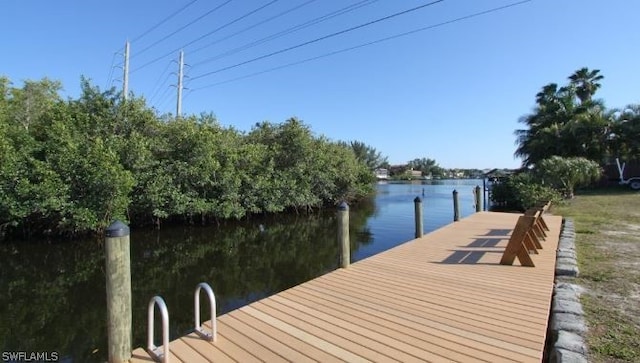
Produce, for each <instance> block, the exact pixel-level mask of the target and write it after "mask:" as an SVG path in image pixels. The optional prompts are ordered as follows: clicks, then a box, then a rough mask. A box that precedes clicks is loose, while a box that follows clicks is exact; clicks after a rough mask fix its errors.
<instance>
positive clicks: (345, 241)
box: [338, 202, 351, 268]
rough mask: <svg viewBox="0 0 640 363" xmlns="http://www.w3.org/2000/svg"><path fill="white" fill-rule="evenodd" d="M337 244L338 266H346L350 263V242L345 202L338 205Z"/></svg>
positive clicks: (347, 211)
mask: <svg viewBox="0 0 640 363" xmlns="http://www.w3.org/2000/svg"><path fill="white" fill-rule="evenodd" d="M338 244H339V246H340V267H342V268H347V267H349V264H350V263H351V243H350V242H349V205H348V204H347V203H346V202H342V203H340V205H339V206H338Z"/></svg>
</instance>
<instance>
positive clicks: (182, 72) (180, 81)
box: [176, 50, 184, 117]
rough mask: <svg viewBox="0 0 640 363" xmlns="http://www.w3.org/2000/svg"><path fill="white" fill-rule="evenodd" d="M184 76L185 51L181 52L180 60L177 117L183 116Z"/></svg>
mask: <svg viewBox="0 0 640 363" xmlns="http://www.w3.org/2000/svg"><path fill="white" fill-rule="evenodd" d="M183 76H184V51H182V50H181V51H180V59H179V60H178V103H177V104H176V117H180V114H182V78H183Z"/></svg>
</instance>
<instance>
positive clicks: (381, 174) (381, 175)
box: [374, 168, 389, 180]
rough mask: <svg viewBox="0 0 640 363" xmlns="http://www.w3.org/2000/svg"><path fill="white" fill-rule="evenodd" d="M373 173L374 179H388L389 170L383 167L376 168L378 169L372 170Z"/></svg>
mask: <svg viewBox="0 0 640 363" xmlns="http://www.w3.org/2000/svg"><path fill="white" fill-rule="evenodd" d="M374 173H375V175H376V179H378V180H387V179H389V170H387V169H385V168H378V169H376V170H374Z"/></svg>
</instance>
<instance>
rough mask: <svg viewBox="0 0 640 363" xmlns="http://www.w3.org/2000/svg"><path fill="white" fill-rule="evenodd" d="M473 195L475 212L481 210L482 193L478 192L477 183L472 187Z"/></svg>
mask: <svg viewBox="0 0 640 363" xmlns="http://www.w3.org/2000/svg"><path fill="white" fill-rule="evenodd" d="M473 194H474V196H475V197H476V198H475V200H476V212H481V211H482V205H481V203H482V195H481V194H480V186H479V185H477V186H476V188H475V189H474V192H473Z"/></svg>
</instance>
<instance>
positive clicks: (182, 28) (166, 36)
mask: <svg viewBox="0 0 640 363" xmlns="http://www.w3.org/2000/svg"><path fill="white" fill-rule="evenodd" d="M231 1H232V0H227V1H225V2H224V3H222V4H220V5H218V6H216V7H215V8H213V9H211V10H209V11H207V12H206V13H204V14H202V15H200V16H199V17H197V18H196V19H194V20H192V21H190V22H189V23H187V24H185V25H183V26H181V27H180V28H178V29H177V30H174V31H173V32H171V33H169V34H167V35H165V36H164V37H162V38H160V39H159V40H157V41H155V42H153V43H151V44H150V45H148V46H147V47H146V48H144V49H142V50H141V51H139V52H138V53H137V54H136V55H140V54H142V53H144V52H146V51H147V50H149V49H151V48H152V47H154V46H156V45H158V44H160V43H161V42H163V41H165V40H167V39H168V38H170V37H172V36H174V35H175V34H177V33H179V32H181V31H183V30H184V29H186V28H187V27H189V26H191V25H193V24H195V23H196V22H198V21H200V20H201V19H203V18H204V17H206V16H208V15H210V14H211V13H213V12H215V11H216V10H218V9H220V8H222V7H223V6H225V5H227V4H228V3H230V2H231ZM173 52H175V51H172V52H171V53H173ZM164 57H165V56H163V57H162V58H164ZM140 68H142V67H138V68H137V69H140ZM137 69H136V70H137ZM134 71H135V70H134Z"/></svg>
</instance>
